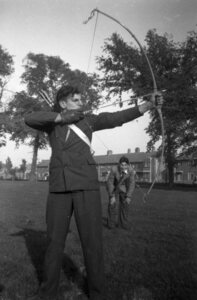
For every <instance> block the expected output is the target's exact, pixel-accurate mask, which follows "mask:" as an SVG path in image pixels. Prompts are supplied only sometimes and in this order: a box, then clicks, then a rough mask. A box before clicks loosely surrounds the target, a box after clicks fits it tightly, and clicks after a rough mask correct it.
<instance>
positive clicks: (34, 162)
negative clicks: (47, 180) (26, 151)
mask: <svg viewBox="0 0 197 300" xmlns="http://www.w3.org/2000/svg"><path fill="white" fill-rule="evenodd" d="M38 149H39V133H38V132H37V134H36V137H35V140H34V146H33V158H32V163H31V172H30V175H29V181H36V180H37V174H36V165H37V158H38Z"/></svg>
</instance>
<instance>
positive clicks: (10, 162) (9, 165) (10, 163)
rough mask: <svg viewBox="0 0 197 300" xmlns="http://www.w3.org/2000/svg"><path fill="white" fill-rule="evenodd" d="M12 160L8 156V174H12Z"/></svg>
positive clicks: (6, 165) (6, 163) (6, 164)
mask: <svg viewBox="0 0 197 300" xmlns="http://www.w3.org/2000/svg"><path fill="white" fill-rule="evenodd" d="M12 166H13V165H12V161H11V159H10V157H9V156H8V157H7V159H6V162H5V167H6V172H7V174H10V172H11V170H12Z"/></svg>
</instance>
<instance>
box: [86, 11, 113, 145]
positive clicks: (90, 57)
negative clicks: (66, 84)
mask: <svg viewBox="0 0 197 300" xmlns="http://www.w3.org/2000/svg"><path fill="white" fill-rule="evenodd" d="M98 16H99V13H98V12H97V14H96V20H95V24H94V30H93V36H92V42H91V46H90V54H89V58H88V65H87V70H86V74H87V77H86V80H85V83H84V91H85V90H86V88H87V82H88V73H89V69H90V64H91V60H92V53H93V48H94V42H95V36H96V30H97V25H98ZM86 93H87V92H86ZM105 107H107V105H106V106H105ZM94 136H95V137H96V138H97V139H98V140H99V141H100V143H101V144H102V145H103V146H104V148H105V149H106V150H107V151H108V150H109V147H107V145H106V144H105V143H104V142H103V140H102V139H101V138H100V137H99V136H98V135H97V134H96V133H95V132H94Z"/></svg>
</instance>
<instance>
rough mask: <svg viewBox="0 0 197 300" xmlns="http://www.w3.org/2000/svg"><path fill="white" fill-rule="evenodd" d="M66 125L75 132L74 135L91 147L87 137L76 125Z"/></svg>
mask: <svg viewBox="0 0 197 300" xmlns="http://www.w3.org/2000/svg"><path fill="white" fill-rule="evenodd" d="M68 127H69V128H70V129H72V130H73V131H74V132H75V133H76V135H78V137H80V139H81V140H82V141H84V142H85V143H86V144H87V145H88V146H89V147H90V148H91V142H90V140H89V138H88V137H87V135H86V134H85V133H84V132H83V131H82V130H81V129H80V128H79V127H77V126H76V125H74V124H71V125H68Z"/></svg>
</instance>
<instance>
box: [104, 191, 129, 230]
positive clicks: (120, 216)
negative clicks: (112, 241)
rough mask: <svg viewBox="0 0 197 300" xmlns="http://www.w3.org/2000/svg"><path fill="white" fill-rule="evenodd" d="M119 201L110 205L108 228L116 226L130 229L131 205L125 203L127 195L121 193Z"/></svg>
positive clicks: (118, 196) (118, 197)
mask: <svg viewBox="0 0 197 300" xmlns="http://www.w3.org/2000/svg"><path fill="white" fill-rule="evenodd" d="M116 198H117V200H119V203H117V200H116V202H115V203H114V204H110V203H109V205H108V226H109V228H114V227H116V225H117V226H118V227H122V228H124V229H129V228H130V223H129V204H128V203H127V202H126V201H125V198H126V194H125V193H122V192H119V194H118V195H117V197H116Z"/></svg>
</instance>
